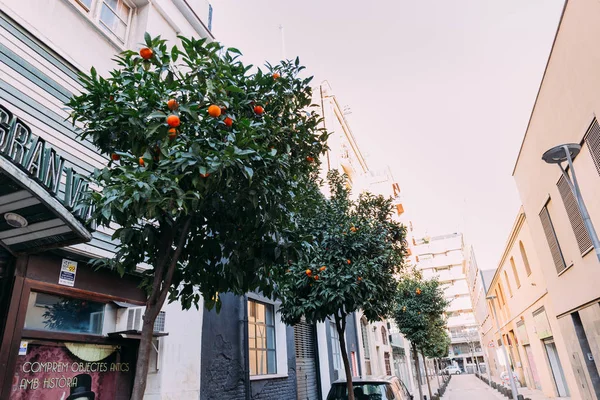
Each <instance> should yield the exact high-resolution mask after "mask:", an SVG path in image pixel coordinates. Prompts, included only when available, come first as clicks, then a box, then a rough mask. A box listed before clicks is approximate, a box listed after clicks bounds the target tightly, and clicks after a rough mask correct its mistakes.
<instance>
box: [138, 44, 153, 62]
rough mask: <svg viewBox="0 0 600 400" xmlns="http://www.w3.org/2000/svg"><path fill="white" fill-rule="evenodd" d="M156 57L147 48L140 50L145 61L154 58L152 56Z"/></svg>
mask: <svg viewBox="0 0 600 400" xmlns="http://www.w3.org/2000/svg"><path fill="white" fill-rule="evenodd" d="M153 55H154V52H153V51H152V49H149V48H147V47H144V48H143V49H141V50H140V56H141V57H142V58H143V59H144V60H149V59H151V58H152V56H153Z"/></svg>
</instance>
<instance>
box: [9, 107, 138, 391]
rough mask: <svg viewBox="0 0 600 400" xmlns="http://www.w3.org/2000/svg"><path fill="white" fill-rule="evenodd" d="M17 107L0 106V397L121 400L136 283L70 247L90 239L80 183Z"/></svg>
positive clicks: (132, 339)
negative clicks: (18, 113)
mask: <svg viewBox="0 0 600 400" xmlns="http://www.w3.org/2000/svg"><path fill="white" fill-rule="evenodd" d="M0 100H1V99H0ZM15 110H16V107H11V105H10V104H0V343H1V351H0V400H29V399H50V400H55V399H56V400H75V399H79V400H84V399H88V400H115V399H128V398H129V397H130V393H131V389H132V382H133V376H134V372H135V371H134V367H135V361H136V354H137V347H138V343H139V340H138V338H139V332H137V331H136V328H137V327H138V326H139V323H137V322H138V321H135V319H136V317H139V315H140V313H139V312H138V313H135V312H133V313H132V312H131V311H132V307H140V306H143V305H144V303H145V295H144V292H143V291H142V290H141V289H140V288H139V287H138V286H139V279H138V278H137V277H135V276H130V275H126V276H124V277H121V276H119V275H118V274H117V273H116V272H114V271H111V270H108V269H106V268H102V269H97V268H94V267H92V266H91V265H89V264H88V262H89V261H90V256H89V255H84V254H82V252H80V251H76V250H74V249H73V247H70V246H73V245H77V244H81V243H86V242H89V241H91V240H93V235H92V229H91V227H90V226H87V225H86V224H85V222H84V221H85V220H86V218H87V217H88V216H89V213H90V209H89V208H88V207H87V206H86V205H85V203H83V202H82V199H83V198H84V195H85V191H86V190H88V186H87V182H86V180H85V178H84V177H83V176H82V175H79V174H78V173H77V172H76V167H77V164H76V163H74V162H72V161H70V160H69V159H68V158H67V156H63V155H61V154H60V150H59V149H57V148H56V147H55V146H52V145H51V144H49V143H46V141H44V140H43V139H42V138H40V137H39V136H37V135H36V134H35V132H34V130H33V129H32V128H31V127H30V124H29V121H27V120H26V119H25V118H22V117H21V116H19V115H17V112H18V110H17V111H15ZM133 310H135V309H133ZM138 310H139V309H138Z"/></svg>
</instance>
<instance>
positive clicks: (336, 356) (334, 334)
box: [329, 322, 342, 370]
mask: <svg viewBox="0 0 600 400" xmlns="http://www.w3.org/2000/svg"><path fill="white" fill-rule="evenodd" d="M329 328H330V329H329V332H330V335H329V336H330V338H331V356H332V358H333V368H335V369H337V370H341V369H342V351H341V348H340V336H339V335H338V331H337V328H336V327H335V324H334V323H333V322H332V323H331V324H330V326H329Z"/></svg>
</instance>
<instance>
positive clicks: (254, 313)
mask: <svg viewBox="0 0 600 400" xmlns="http://www.w3.org/2000/svg"><path fill="white" fill-rule="evenodd" d="M248 342H249V343H248V348H249V360H248V361H249V364H250V375H266V374H275V373H277V367H276V364H277V360H276V356H275V312H274V309H273V306H272V305H270V304H263V303H259V302H257V301H254V300H248Z"/></svg>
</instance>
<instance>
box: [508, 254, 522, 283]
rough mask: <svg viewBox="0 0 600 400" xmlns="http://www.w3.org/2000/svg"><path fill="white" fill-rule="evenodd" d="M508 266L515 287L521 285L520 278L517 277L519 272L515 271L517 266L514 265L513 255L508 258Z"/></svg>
mask: <svg viewBox="0 0 600 400" xmlns="http://www.w3.org/2000/svg"><path fill="white" fill-rule="evenodd" d="M510 266H511V267H512V270H513V275H514V276H515V283H516V284H517V289H518V288H520V287H521V280H520V279H519V273H518V272H517V266H516V265H515V259H514V258H513V257H511V258H510Z"/></svg>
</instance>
